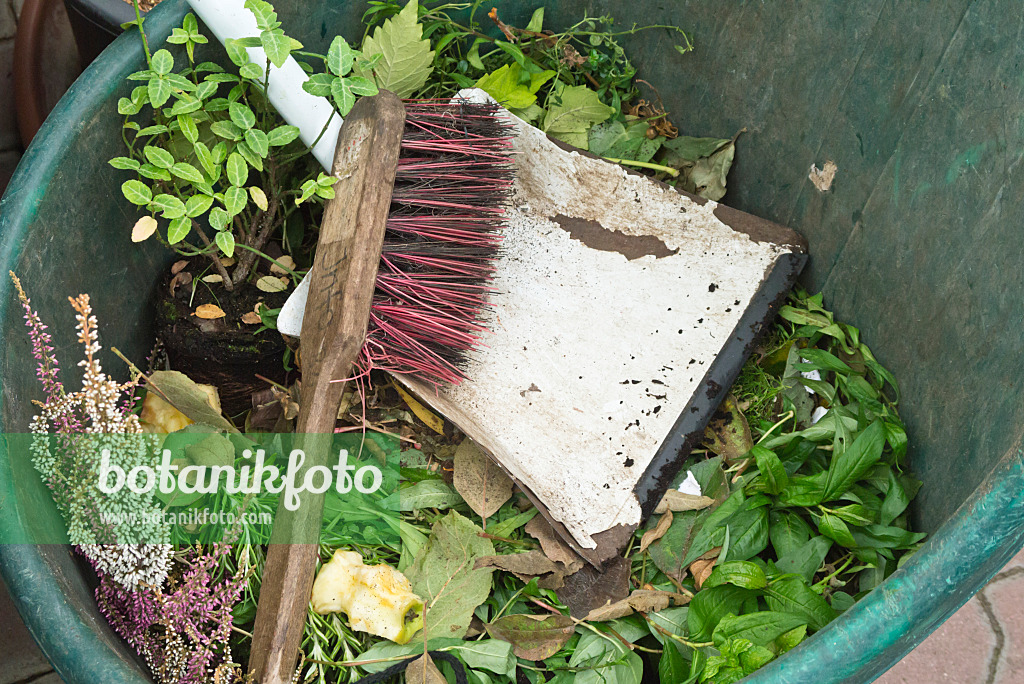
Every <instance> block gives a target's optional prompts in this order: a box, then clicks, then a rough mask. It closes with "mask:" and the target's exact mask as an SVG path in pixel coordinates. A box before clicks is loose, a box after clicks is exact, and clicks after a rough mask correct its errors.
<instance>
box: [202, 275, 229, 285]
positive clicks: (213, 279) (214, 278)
mask: <svg viewBox="0 0 1024 684" xmlns="http://www.w3.org/2000/svg"><path fill="white" fill-rule="evenodd" d="M201 280H202V281H203V282H204V283H223V282H224V277H223V276H222V275H220V274H219V273H211V274H210V275H208V276H203V277H202V278H201Z"/></svg>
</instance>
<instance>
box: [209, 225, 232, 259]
mask: <svg viewBox="0 0 1024 684" xmlns="http://www.w3.org/2000/svg"><path fill="white" fill-rule="evenodd" d="M213 241H214V242H216V243H217V246H218V247H220V251H222V252H224V256H227V257H232V256H234V255H235V236H234V234H233V233H232V232H231V231H230V230H221V231H218V232H217V235H216V236H214V238H213Z"/></svg>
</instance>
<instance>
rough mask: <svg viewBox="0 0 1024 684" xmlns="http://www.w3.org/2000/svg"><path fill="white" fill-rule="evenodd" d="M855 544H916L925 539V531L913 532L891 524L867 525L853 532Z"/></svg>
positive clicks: (877, 545) (900, 545) (887, 546)
mask: <svg viewBox="0 0 1024 684" xmlns="http://www.w3.org/2000/svg"><path fill="white" fill-rule="evenodd" d="M852 536H853V539H854V542H855V544H856V545H857V546H858V547H859V548H873V549H886V548H903V547H907V546H910V545H911V544H916V543H917V542H919V541H921V540H922V539H924V537H925V534H924V533H923V532H911V531H909V530H904V529H902V528H900V527H893V526H890V525H867V526H866V527H864V528H863V529H859V530H854V531H853V533H852Z"/></svg>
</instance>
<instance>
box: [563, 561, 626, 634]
mask: <svg viewBox="0 0 1024 684" xmlns="http://www.w3.org/2000/svg"><path fill="white" fill-rule="evenodd" d="M629 570H630V563H629V561H628V560H627V559H625V558H622V557H621V556H616V557H615V558H612V559H611V560H610V561H608V562H607V563H605V565H604V566H603V567H602V568H601V569H597V568H595V567H594V566H593V565H590V564H589V563H588V564H586V565H584V566H583V567H582V568H581V569H580V570H579V571H578V572H575V573H573V574H572V575H569V576H567V577H566V578H565V585H564V586H563V587H562V588H560V589H557V590H556V591H555V593H556V594H558V598H559V600H560V601H561V602H562V603H564V604H565V605H566V606H568V607H569V615H571V616H573V617H574V618H578V619H582V618H583V617H585V616H586V615H587V613H589V612H590V611H592V610H594V609H595V608H600V607H601V606H603V605H606V604H608V603H614V602H616V601H619V600H621V599H624V598H626V597H627V596H629Z"/></svg>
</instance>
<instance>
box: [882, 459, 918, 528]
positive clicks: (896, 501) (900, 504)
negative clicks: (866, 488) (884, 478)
mask: <svg viewBox="0 0 1024 684" xmlns="http://www.w3.org/2000/svg"><path fill="white" fill-rule="evenodd" d="M888 481H889V488H888V490H886V492H885V499H884V500H883V501H882V508H881V512H880V514H879V522H880V523H882V524H883V525H888V524H890V523H891V522H892V521H893V520H895V519H896V518H897V517H898V516H899V515H900V514H901V513H903V511H905V510H906V509H907V506H908V505H910V499H911V497H910V495H908V494H907V490H906V488H905V487H904V486H903V482H902V481H901V479H900V478H899V477H897V476H896V473H895V472H894V471H893V470H892V469H891V468H890V469H889V472H888Z"/></svg>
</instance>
